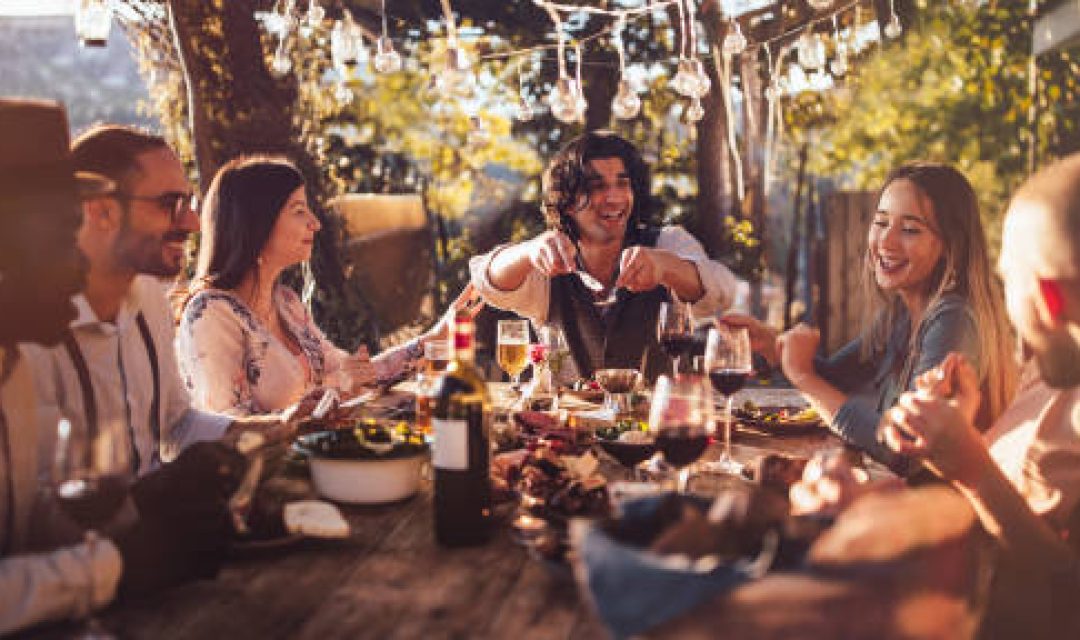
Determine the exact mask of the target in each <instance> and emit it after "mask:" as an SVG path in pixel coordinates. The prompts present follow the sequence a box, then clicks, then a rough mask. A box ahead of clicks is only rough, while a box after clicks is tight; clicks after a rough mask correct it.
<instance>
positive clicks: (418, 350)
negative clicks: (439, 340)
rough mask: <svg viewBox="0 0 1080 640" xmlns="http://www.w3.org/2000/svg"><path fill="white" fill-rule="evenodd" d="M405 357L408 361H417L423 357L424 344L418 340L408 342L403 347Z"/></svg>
mask: <svg viewBox="0 0 1080 640" xmlns="http://www.w3.org/2000/svg"><path fill="white" fill-rule="evenodd" d="M405 355H406V356H408V358H409V360H419V359H420V358H423V357H424V344H423V343H422V342H421V341H420V340H419V339H417V340H410V341H409V344H408V345H407V346H406V347H405Z"/></svg>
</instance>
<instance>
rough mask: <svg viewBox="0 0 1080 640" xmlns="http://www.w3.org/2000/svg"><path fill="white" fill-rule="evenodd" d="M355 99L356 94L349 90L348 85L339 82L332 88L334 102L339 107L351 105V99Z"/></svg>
mask: <svg viewBox="0 0 1080 640" xmlns="http://www.w3.org/2000/svg"><path fill="white" fill-rule="evenodd" d="M355 97H356V94H354V93H353V90H352V89H350V88H349V85H347V84H345V83H344V82H339V83H338V84H337V85H336V86H334V100H336V101H337V103H338V104H339V105H341V106H343V107H344V106H346V105H349V104H352V101H353V98H355Z"/></svg>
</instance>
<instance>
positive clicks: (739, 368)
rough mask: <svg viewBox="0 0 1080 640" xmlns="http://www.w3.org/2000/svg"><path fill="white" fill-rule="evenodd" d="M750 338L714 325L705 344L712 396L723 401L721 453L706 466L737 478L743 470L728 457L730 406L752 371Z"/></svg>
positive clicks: (742, 329) (743, 330) (743, 331)
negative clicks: (719, 395)
mask: <svg viewBox="0 0 1080 640" xmlns="http://www.w3.org/2000/svg"><path fill="white" fill-rule="evenodd" d="M751 358H752V355H751V351H750V335H749V334H748V333H747V331H746V327H728V326H725V325H722V324H717V325H716V326H713V327H711V328H710V329H709V334H708V337H707V338H706V340H705V367H706V370H707V371H708V372H709V380H710V381H711V382H712V385H713V388H714V389H716V392H717V393H719V394H721V395H723V396H724V397H726V398H727V412H726V416H725V420H724V449H723V451H722V453H721V454H720V459H719V460H715V461H713V462H710V463H709V464H708V465H706V468H707V469H708V470H709V471H713V472H716V473H729V474H735V475H738V474H741V473H742V470H743V466H742V465H741V464H740V463H739V462H737V461H736V460H735V459H734V458H733V457H732V456H731V425H732V419H733V416H732V405H733V404H734V398H735V394H736V393H738V392H739V390H740V389H742V388H743V386H745V385H746V381H747V379H749V378H750V375H751V374H752V373H753V371H754V367H753V361H752V359H751Z"/></svg>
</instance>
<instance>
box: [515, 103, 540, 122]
mask: <svg viewBox="0 0 1080 640" xmlns="http://www.w3.org/2000/svg"><path fill="white" fill-rule="evenodd" d="M514 117H515V118H517V119H518V120H520V121H522V122H528V121H530V120H532V119H533V118H535V117H536V112H535V111H534V110H533V108H532V105H530V104H529V101H528V100H526V99H525V98H524V97H523V98H521V99H520V100H518V103H517V108H516V109H515V110H514Z"/></svg>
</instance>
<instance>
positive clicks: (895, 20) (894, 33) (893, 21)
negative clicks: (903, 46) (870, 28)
mask: <svg viewBox="0 0 1080 640" xmlns="http://www.w3.org/2000/svg"><path fill="white" fill-rule="evenodd" d="M903 32H904V27H903V25H901V24H900V18H899V17H898V16H897V15H896V14H895V13H894V14H892V17H891V18H889V24H887V25H885V37H886V38H888V39H890V40H895V39H896V38H899V37H900V34H901V33H903Z"/></svg>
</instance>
